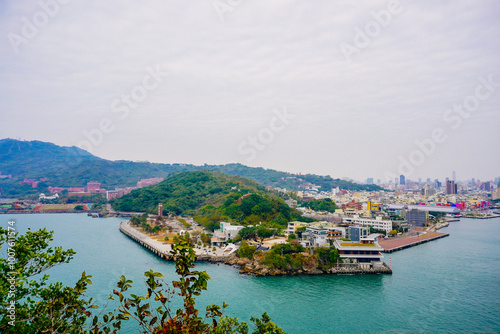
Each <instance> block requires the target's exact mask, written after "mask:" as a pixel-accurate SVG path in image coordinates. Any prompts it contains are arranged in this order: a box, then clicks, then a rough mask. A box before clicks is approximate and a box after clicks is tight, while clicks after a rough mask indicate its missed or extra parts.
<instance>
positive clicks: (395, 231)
mask: <svg viewBox="0 0 500 334" xmlns="http://www.w3.org/2000/svg"><path fill="white" fill-rule="evenodd" d="M389 234H390V235H391V236H395V235H396V234H398V231H397V230H392V231H390V232H389Z"/></svg>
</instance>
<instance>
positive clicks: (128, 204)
mask: <svg viewBox="0 0 500 334" xmlns="http://www.w3.org/2000/svg"><path fill="white" fill-rule="evenodd" d="M158 203H162V204H163V209H164V210H163V212H164V213H165V214H167V213H172V214H176V215H179V214H188V215H193V216H196V219H197V221H199V222H201V223H203V224H204V225H205V226H207V227H213V225H214V224H217V223H218V222H220V221H231V222H237V223H240V224H255V223H259V222H265V223H277V224H279V225H284V224H285V223H286V222H288V221H290V220H292V219H296V218H298V217H299V216H300V213H299V212H298V211H296V210H293V209H291V208H290V207H289V206H288V205H286V204H285V202H284V201H283V200H282V199H281V198H278V197H277V196H275V195H274V194H272V193H271V192H268V191H266V190H265V188H264V187H263V186H261V185H259V184H258V183H257V182H255V181H253V180H249V179H247V178H243V177H240V176H233V175H225V174H222V173H219V172H212V171H191V172H182V173H175V174H173V175H171V176H170V177H168V178H167V179H166V180H164V181H162V182H160V183H158V184H157V185H154V186H152V187H146V188H141V189H137V190H134V191H132V192H131V193H130V194H128V195H125V196H123V197H121V198H119V199H117V200H115V201H113V203H112V205H113V208H114V209H115V210H118V211H140V212H144V211H146V212H150V213H154V212H157V211H156V210H157V207H158Z"/></svg>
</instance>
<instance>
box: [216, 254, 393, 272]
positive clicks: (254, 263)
mask: <svg viewBox="0 0 500 334" xmlns="http://www.w3.org/2000/svg"><path fill="white" fill-rule="evenodd" d="M225 263H226V264H228V265H232V266H236V267H239V268H240V273H241V274H246V275H253V276H283V275H289V276H293V275H324V274H330V275H352V274H392V270H391V269H390V268H389V267H388V266H387V265H386V264H385V263H384V264H382V265H380V266H379V267H366V266H361V265H358V264H348V265H347V264H346V265H344V264H340V265H339V266H337V267H333V268H329V269H328V270H326V271H323V270H320V269H317V268H309V267H308V268H302V269H298V270H294V269H289V270H282V269H277V268H269V267H268V266H266V265H263V264H261V263H260V262H259V261H258V260H255V259H253V260H250V259H247V258H234V259H231V260H229V261H226V262H225Z"/></svg>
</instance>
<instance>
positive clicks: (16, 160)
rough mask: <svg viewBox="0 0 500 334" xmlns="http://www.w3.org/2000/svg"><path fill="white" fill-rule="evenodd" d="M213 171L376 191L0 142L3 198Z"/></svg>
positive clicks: (253, 171) (258, 171)
mask: <svg viewBox="0 0 500 334" xmlns="http://www.w3.org/2000/svg"><path fill="white" fill-rule="evenodd" d="M194 170H214V171H220V172H222V173H225V174H230V175H239V176H243V177H247V178H250V179H253V180H255V181H257V182H258V183H260V184H261V185H264V186H273V187H280V188H287V189H289V190H298V189H301V187H303V186H305V185H308V184H315V185H317V186H320V187H321V188H320V190H326V191H329V190H331V189H332V188H335V187H340V188H342V189H351V190H380V189H381V188H380V187H378V186H376V185H361V184H356V183H352V182H348V181H343V180H339V179H333V178H331V177H330V176H318V175H313V174H307V175H296V174H291V173H286V172H280V171H276V170H271V169H264V168H253V167H247V166H244V165H241V164H227V165H204V166H195V165H190V164H161V163H149V162H132V161H125V160H118V161H110V160H106V159H101V158H99V157H96V156H94V155H92V154H90V153H89V152H87V151H84V150H82V149H80V148H77V147H74V146H73V147H62V146H57V145H55V144H52V143H46V142H41V141H19V140H14V139H2V140H0V172H1V173H2V174H3V175H6V174H12V176H13V177H12V179H2V180H0V188H1V189H2V193H1V195H2V196H9V197H14V196H21V195H28V194H35V193H38V192H41V191H46V188H47V187H48V186H62V187H70V186H84V185H86V183H87V182H90V181H98V182H101V184H102V187H103V188H107V189H114V188H115V187H124V186H134V185H135V184H136V183H137V181H139V180H140V179H143V178H150V177H167V176H168V175H170V174H171V173H174V172H179V171H194ZM24 178H30V179H40V178H49V180H48V181H45V182H41V183H40V184H39V186H38V188H37V189H32V188H31V187H30V186H29V185H19V181H22V180H23V179H24Z"/></svg>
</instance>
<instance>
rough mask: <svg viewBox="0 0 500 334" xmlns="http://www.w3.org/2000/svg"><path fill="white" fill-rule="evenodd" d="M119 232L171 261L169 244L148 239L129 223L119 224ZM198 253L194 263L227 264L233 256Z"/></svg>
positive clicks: (196, 250) (197, 251) (196, 251)
mask: <svg viewBox="0 0 500 334" xmlns="http://www.w3.org/2000/svg"><path fill="white" fill-rule="evenodd" d="M120 231H121V232H122V233H123V234H125V235H126V236H127V237H129V238H130V239H132V240H134V241H135V242H137V243H138V244H139V245H141V246H142V247H144V248H145V249H147V250H148V251H150V252H151V253H153V254H154V255H156V256H158V257H160V258H162V259H164V260H167V261H173V258H172V255H171V254H170V251H171V250H172V248H171V246H170V244H164V243H162V242H160V241H158V240H155V239H152V238H150V237H149V236H147V235H145V234H144V233H141V232H139V231H137V230H136V229H134V228H133V227H131V226H130V224H129V221H122V222H121V223H120ZM199 252H200V250H198V249H195V253H196V261H200V262H211V263H218V262H219V263H220V262H227V261H229V260H231V259H233V258H234V255H225V256H220V255H212V254H200V253H199Z"/></svg>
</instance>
